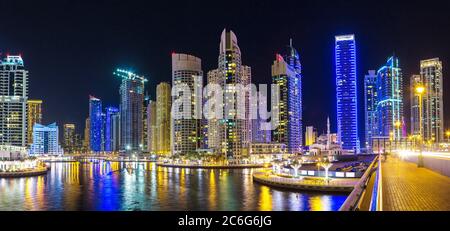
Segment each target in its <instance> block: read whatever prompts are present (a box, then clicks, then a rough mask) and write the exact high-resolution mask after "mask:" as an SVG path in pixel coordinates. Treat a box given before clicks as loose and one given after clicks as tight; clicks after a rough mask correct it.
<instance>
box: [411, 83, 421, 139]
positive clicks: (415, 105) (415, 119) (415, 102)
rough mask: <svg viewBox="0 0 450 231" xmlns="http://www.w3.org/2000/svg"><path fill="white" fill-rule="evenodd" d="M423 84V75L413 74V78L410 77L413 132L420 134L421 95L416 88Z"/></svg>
mask: <svg viewBox="0 0 450 231" xmlns="http://www.w3.org/2000/svg"><path fill="white" fill-rule="evenodd" d="M422 85H423V81H422V76H421V75H417V74H414V75H411V78H410V79H409V86H410V103H411V134H413V135H419V134H420V122H419V118H420V114H419V113H420V112H419V96H418V95H417V94H416V92H415V88H416V87H418V86H422Z"/></svg>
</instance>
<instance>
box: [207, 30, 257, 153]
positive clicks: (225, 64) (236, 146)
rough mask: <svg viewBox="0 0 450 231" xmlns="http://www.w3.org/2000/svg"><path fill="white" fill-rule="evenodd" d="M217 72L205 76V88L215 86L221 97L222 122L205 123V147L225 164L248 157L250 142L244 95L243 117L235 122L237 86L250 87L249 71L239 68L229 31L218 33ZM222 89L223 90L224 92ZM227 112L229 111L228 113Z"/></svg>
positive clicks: (238, 56) (247, 100) (238, 54)
mask: <svg viewBox="0 0 450 231" xmlns="http://www.w3.org/2000/svg"><path fill="white" fill-rule="evenodd" d="M220 38H221V39H220V46H219V59H218V68H217V69H216V70H212V71H210V72H208V84H210V83H213V84H218V85H220V86H221V87H222V89H224V90H225V92H227V93H226V94H224V96H223V99H224V118H223V119H213V120H209V121H208V145H209V147H210V148H213V149H215V150H216V152H217V153H218V154H222V155H224V156H225V157H226V158H227V159H229V160H239V159H240V158H241V156H242V155H244V154H246V153H248V147H249V144H250V142H251V118H250V95H251V92H245V96H244V97H245V98H244V100H243V105H244V107H245V117H244V118H237V117H236V115H237V112H238V111H237V108H238V107H237V106H238V100H240V99H237V94H236V93H237V89H236V85H237V84H242V85H243V86H247V85H248V84H250V83H251V68H250V67H248V66H244V65H242V61H241V60H242V59H241V50H240V48H239V46H238V43H237V38H236V35H235V34H234V33H233V31H226V29H224V30H223V31H222V34H221V37H220ZM225 86H226V89H225ZM228 109H229V110H228Z"/></svg>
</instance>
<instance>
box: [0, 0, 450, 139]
mask: <svg viewBox="0 0 450 231" xmlns="http://www.w3.org/2000/svg"><path fill="white" fill-rule="evenodd" d="M152 2H153V1H132V0H127V1H106V0H105V1H68V0H58V1H45V0H44V1H23V2H22V1H17V0H0V17H1V19H2V20H1V24H0V28H1V29H0V52H2V53H3V54H6V53H10V54H16V53H20V54H22V56H23V58H24V61H25V65H26V67H27V69H28V70H29V71H30V78H29V81H30V96H31V98H38V99H43V100H44V106H43V107H44V115H43V117H44V122H45V123H50V122H53V121H56V122H57V123H58V124H59V125H62V124H63V123H67V122H75V123H76V124H77V126H78V131H79V132H81V131H82V129H83V128H84V119H85V118H86V117H87V116H88V95H89V94H92V95H95V96H97V97H99V98H101V99H102V100H103V102H104V105H105V106H107V105H117V104H118V101H119V93H118V88H119V84H120V81H119V80H118V79H117V78H115V77H114V76H112V71H113V70H114V68H116V67H123V68H132V69H134V70H135V71H136V72H138V73H140V74H143V75H145V76H146V77H147V78H148V79H149V82H148V83H149V84H148V86H147V90H148V92H149V94H151V95H152V96H153V98H154V95H155V86H156V84H157V83H159V82H160V81H170V79H171V56H170V55H171V53H172V52H173V51H176V52H185V53H190V54H193V55H195V56H198V57H200V58H201V59H202V62H203V63H202V64H203V70H204V72H205V74H206V72H207V71H208V70H211V69H213V68H216V66H217V56H218V52H219V51H218V48H219V39H220V33H221V31H222V30H223V29H224V28H229V29H231V30H233V31H234V32H235V33H236V35H237V37H238V42H239V46H240V48H241V51H242V59H243V64H245V65H249V66H251V67H252V73H253V75H252V78H253V81H254V82H257V83H270V79H271V77H270V67H271V64H272V62H273V60H274V58H275V54H276V53H277V52H279V51H282V50H284V48H285V46H286V45H287V44H288V42H289V38H293V44H294V46H295V47H296V48H297V49H298V51H299V53H300V56H301V62H302V66H303V96H304V98H303V102H304V111H303V119H304V126H306V125H314V126H316V127H319V131H320V132H321V131H323V130H324V129H325V120H326V116H327V115H330V116H331V119H332V121H335V117H336V113H335V111H336V106H335V105H336V104H335V94H336V93H335V77H334V69H333V68H334V57H333V56H334V53H333V52H334V51H333V49H334V48H333V46H334V36H335V35H338V34H346V33H354V34H355V36H356V42H357V63H358V64H357V68H358V70H357V71H358V81H359V91H360V95H359V98H360V100H359V102H360V112H362V105H363V101H362V99H363V96H362V86H363V77H364V74H365V73H366V72H367V70H368V69H378V68H379V67H380V66H381V65H382V64H384V63H385V61H386V59H387V57H388V56H390V55H392V54H393V53H395V54H396V55H397V56H399V58H400V65H401V67H402V69H403V77H404V83H405V90H407V84H408V83H409V76H410V75H411V74H413V73H418V71H419V61H420V59H426V58H432V57H439V58H440V59H441V60H442V61H443V66H444V84H445V87H444V89H445V90H444V94H445V114H446V124H449V125H450V118H449V117H450V106H449V102H450V81H449V80H448V78H449V77H450V73H449V68H448V65H450V63H449V58H450V57H449V56H450V13H449V12H450V7H449V5H448V3H445V1H442V2H437V1H395V2H393V1H384V0H382V1H370V2H371V3H367V2H366V3H361V2H363V1H292V2H290V1H282V0H278V1H265V0H259V1H241V2H239V1H236V2H233V1H212V0H211V1H204V2H200V1H195V2H194V1H187V0H185V1H178V2H169V1H157V2H158V3H152ZM163 2H165V3H163ZM405 96H409V92H405ZM406 99H408V98H406ZM408 105H409V102H408V100H405V113H406V116H409V106H408ZM406 118H409V117H406ZM359 120H360V127H361V128H363V125H364V120H363V114H362V113H360V116H359ZM407 121H408V122H409V120H407ZM447 127H448V126H447ZM332 130H335V122H332ZM360 132H361V133H362V132H363V129H360ZM361 138H362V137H361Z"/></svg>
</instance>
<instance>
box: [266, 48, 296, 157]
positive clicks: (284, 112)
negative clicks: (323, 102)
mask: <svg viewBox="0 0 450 231" xmlns="http://www.w3.org/2000/svg"><path fill="white" fill-rule="evenodd" d="M291 41H292V40H291ZM272 83H274V84H277V85H278V86H279V88H280V92H279V94H280V102H279V105H278V110H279V118H278V119H279V125H278V127H277V128H276V129H275V130H273V131H272V140H273V141H275V142H277V143H284V144H286V147H287V151H288V152H289V153H299V152H300V151H301V147H302V145H303V134H302V133H303V132H302V130H303V129H302V93H301V91H302V75H301V64H300V55H299V54H298V52H297V50H296V49H295V48H294V47H293V46H292V42H291V43H290V45H289V46H288V47H287V51H286V53H285V54H284V56H281V55H277V56H276V59H275V61H274V62H273V64H272ZM272 105H275V103H274V102H273V104H272Z"/></svg>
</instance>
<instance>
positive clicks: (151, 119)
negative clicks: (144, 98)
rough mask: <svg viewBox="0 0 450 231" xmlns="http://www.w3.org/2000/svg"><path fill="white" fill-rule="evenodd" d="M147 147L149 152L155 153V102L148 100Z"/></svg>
mask: <svg viewBox="0 0 450 231" xmlns="http://www.w3.org/2000/svg"><path fill="white" fill-rule="evenodd" d="M147 124H148V125H147V140H148V141H147V144H148V146H147V149H148V152H150V153H156V147H157V137H158V134H157V133H156V131H157V125H156V102H155V101H153V100H150V101H149V102H148V105H147Z"/></svg>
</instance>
